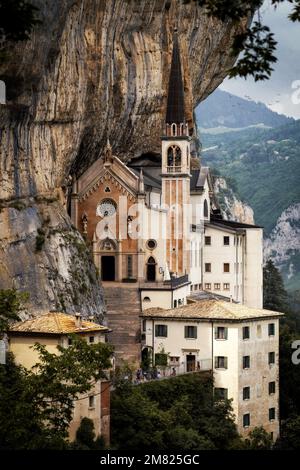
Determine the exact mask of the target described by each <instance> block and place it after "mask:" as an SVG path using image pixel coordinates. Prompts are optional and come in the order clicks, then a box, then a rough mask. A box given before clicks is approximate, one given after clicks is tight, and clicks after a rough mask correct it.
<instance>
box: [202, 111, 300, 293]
mask: <svg viewBox="0 0 300 470" xmlns="http://www.w3.org/2000/svg"><path fill="white" fill-rule="evenodd" d="M200 139H201V142H202V146H203V148H202V161H203V163H204V164H207V165H209V166H210V167H211V168H212V169H213V172H215V173H216V174H218V175H222V176H224V177H225V178H226V180H227V184H228V186H229V187H231V188H232V189H233V190H234V192H235V194H236V195H237V197H238V198H240V199H241V200H242V201H244V202H245V203H247V204H248V205H250V206H251V207H252V208H253V210H254V219H255V222H256V223H257V224H259V225H262V226H264V229H265V238H266V242H265V254H266V255H267V256H271V257H272V259H273V260H274V261H275V263H276V264H277V266H278V267H279V268H280V269H281V272H282V273H283V275H284V277H285V281H286V285H287V287H289V288H291V289H295V288H296V285H298V284H299V281H300V274H299V273H300V241H299V233H300V232H299V230H300V210H299V207H300V204H299V203H300V121H293V120H292V122H291V123H289V124H287V125H284V126H280V127H277V128H274V129H268V130H266V129H259V128H253V127H251V128H248V129H244V130H242V131H238V132H237V131H234V132H227V133H225V134H217V135H214V134H211V133H209V134H206V133H205V132H203V131H202V133H201V134H200ZM297 239H298V242H297Z"/></svg>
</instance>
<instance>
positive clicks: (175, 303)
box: [174, 300, 177, 308]
mask: <svg viewBox="0 0 300 470" xmlns="http://www.w3.org/2000/svg"><path fill="white" fill-rule="evenodd" d="M174 308H177V300H174Z"/></svg>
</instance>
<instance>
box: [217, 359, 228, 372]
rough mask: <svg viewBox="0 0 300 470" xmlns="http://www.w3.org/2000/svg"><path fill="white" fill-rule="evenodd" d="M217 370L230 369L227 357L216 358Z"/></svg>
mask: <svg viewBox="0 0 300 470" xmlns="http://www.w3.org/2000/svg"><path fill="white" fill-rule="evenodd" d="M215 368H216V369H227V368H228V359H227V357H225V356H216V357H215Z"/></svg>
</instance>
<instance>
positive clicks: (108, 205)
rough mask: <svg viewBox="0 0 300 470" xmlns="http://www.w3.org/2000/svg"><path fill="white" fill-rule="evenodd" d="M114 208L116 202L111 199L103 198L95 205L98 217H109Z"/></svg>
mask: <svg viewBox="0 0 300 470" xmlns="http://www.w3.org/2000/svg"><path fill="white" fill-rule="evenodd" d="M116 210H117V206H116V203H115V202H114V201H113V200H112V199H103V200H102V201H101V202H100V203H99V204H98V206H97V210H96V214H97V215H99V216H100V217H110V216H112V215H114V214H115V213H116Z"/></svg>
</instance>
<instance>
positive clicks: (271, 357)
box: [269, 351, 275, 364]
mask: <svg viewBox="0 0 300 470" xmlns="http://www.w3.org/2000/svg"><path fill="white" fill-rule="evenodd" d="M269 364H275V352H273V351H272V352H269Z"/></svg>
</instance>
